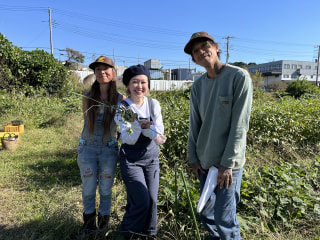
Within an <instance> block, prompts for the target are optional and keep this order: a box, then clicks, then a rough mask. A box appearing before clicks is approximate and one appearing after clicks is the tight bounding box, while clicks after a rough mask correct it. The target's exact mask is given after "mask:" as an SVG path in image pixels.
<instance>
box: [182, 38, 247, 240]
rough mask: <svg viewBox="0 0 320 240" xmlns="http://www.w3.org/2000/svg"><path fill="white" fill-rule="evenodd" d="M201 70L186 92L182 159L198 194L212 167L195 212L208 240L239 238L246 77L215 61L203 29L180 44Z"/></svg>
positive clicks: (215, 52) (211, 43)
mask: <svg viewBox="0 0 320 240" xmlns="http://www.w3.org/2000/svg"><path fill="white" fill-rule="evenodd" d="M184 51H185V53H187V54H190V55H191V56H192V60H193V61H194V62H195V63H196V64H198V65H200V66H202V67H204V68H205V69H206V71H207V72H206V73H205V74H203V75H202V76H201V77H200V78H199V79H197V80H196V81H195V82H194V83H193V85H192V88H191V93H190V123H189V136H188V159H189V161H190V163H191V165H192V168H193V172H194V173H195V174H196V176H197V177H198V178H199V179H200V191H201V192H202V190H203V187H204V184H205V181H206V178H207V174H208V170H209V168H210V167H212V166H215V167H216V168H218V176H217V187H216V188H215V190H214V192H213V193H212V194H211V196H210V198H209V201H208V202H207V203H206V205H205V207H204V209H203V210H202V212H201V220H202V223H203V224H204V227H205V229H206V230H207V231H209V238H208V239H210V240H211V239H233V240H236V239H241V236H240V228H239V223H238V221H237V216H236V206H237V204H238V202H239V201H240V186H241V179H242V171H243V166H244V164H245V151H246V137H247V131H248V129H249V119H250V114H251V105H252V80H251V78H250V75H249V74H248V72H247V71H246V70H244V69H242V68H239V67H235V66H232V65H228V64H224V63H222V62H220V60H219V57H220V49H219V45H218V43H216V42H215V41H214V39H213V37H212V36H210V35H209V34H208V33H206V32H197V33H194V34H193V35H192V36H191V38H190V40H189V42H188V43H187V44H186V46H185V48H184Z"/></svg>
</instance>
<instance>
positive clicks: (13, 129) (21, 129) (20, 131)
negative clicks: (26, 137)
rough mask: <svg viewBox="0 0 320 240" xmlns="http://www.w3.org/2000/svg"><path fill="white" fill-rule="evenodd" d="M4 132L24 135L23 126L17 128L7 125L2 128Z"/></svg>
mask: <svg viewBox="0 0 320 240" xmlns="http://www.w3.org/2000/svg"><path fill="white" fill-rule="evenodd" d="M4 131H5V132H19V133H24V125H18V126H13V125H7V126H4Z"/></svg>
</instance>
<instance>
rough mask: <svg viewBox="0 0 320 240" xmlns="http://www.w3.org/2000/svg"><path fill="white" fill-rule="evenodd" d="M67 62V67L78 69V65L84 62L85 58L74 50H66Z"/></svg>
mask: <svg viewBox="0 0 320 240" xmlns="http://www.w3.org/2000/svg"><path fill="white" fill-rule="evenodd" d="M66 53H67V60H66V63H65V66H66V67H68V68H69V69H78V64H79V63H83V62H84V56H83V55H82V54H81V53H80V52H78V51H76V50H73V49H72V48H66Z"/></svg>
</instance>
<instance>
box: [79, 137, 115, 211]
mask: <svg viewBox="0 0 320 240" xmlns="http://www.w3.org/2000/svg"><path fill="white" fill-rule="evenodd" d="M118 156H119V152H118V143H117V142H116V143H114V144H112V145H110V146H107V145H102V144H92V145H91V144H88V145H87V144H81V143H80V145H79V146H78V160H77V162H78V166H79V169H80V174H81V180H82V201H83V208H84V213H85V214H91V213H93V212H96V207H95V206H96V189H97V185H98V184H99V194H100V204H99V212H100V214H101V215H103V216H104V215H110V211H111V200H112V186H113V180H114V176H115V173H116V167H117V161H118Z"/></svg>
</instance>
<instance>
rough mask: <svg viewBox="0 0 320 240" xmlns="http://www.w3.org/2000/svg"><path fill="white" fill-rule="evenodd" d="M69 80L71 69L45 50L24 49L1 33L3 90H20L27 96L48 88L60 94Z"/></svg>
mask: <svg viewBox="0 0 320 240" xmlns="http://www.w3.org/2000/svg"><path fill="white" fill-rule="evenodd" d="M67 79H68V72H67V69H66V68H65V67H64V66H63V65H62V64H60V63H59V61H58V60H57V59H55V58H54V57H53V56H52V55H51V54H49V53H48V52H46V51H44V50H38V49H37V50H34V51H23V50H21V49H20V48H18V47H16V46H13V45H12V43H11V42H9V41H8V40H7V39H6V37H5V36H4V35H2V34H1V33H0V83H1V84H0V89H2V90H6V91H9V92H10V91H13V90H15V89H20V91H22V90H23V91H24V92H25V94H26V95H32V94H35V92H36V91H39V90H40V89H45V91H46V92H47V93H49V94H59V93H60V92H61V90H62V89H63V87H64V85H65V83H66V82H67Z"/></svg>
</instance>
